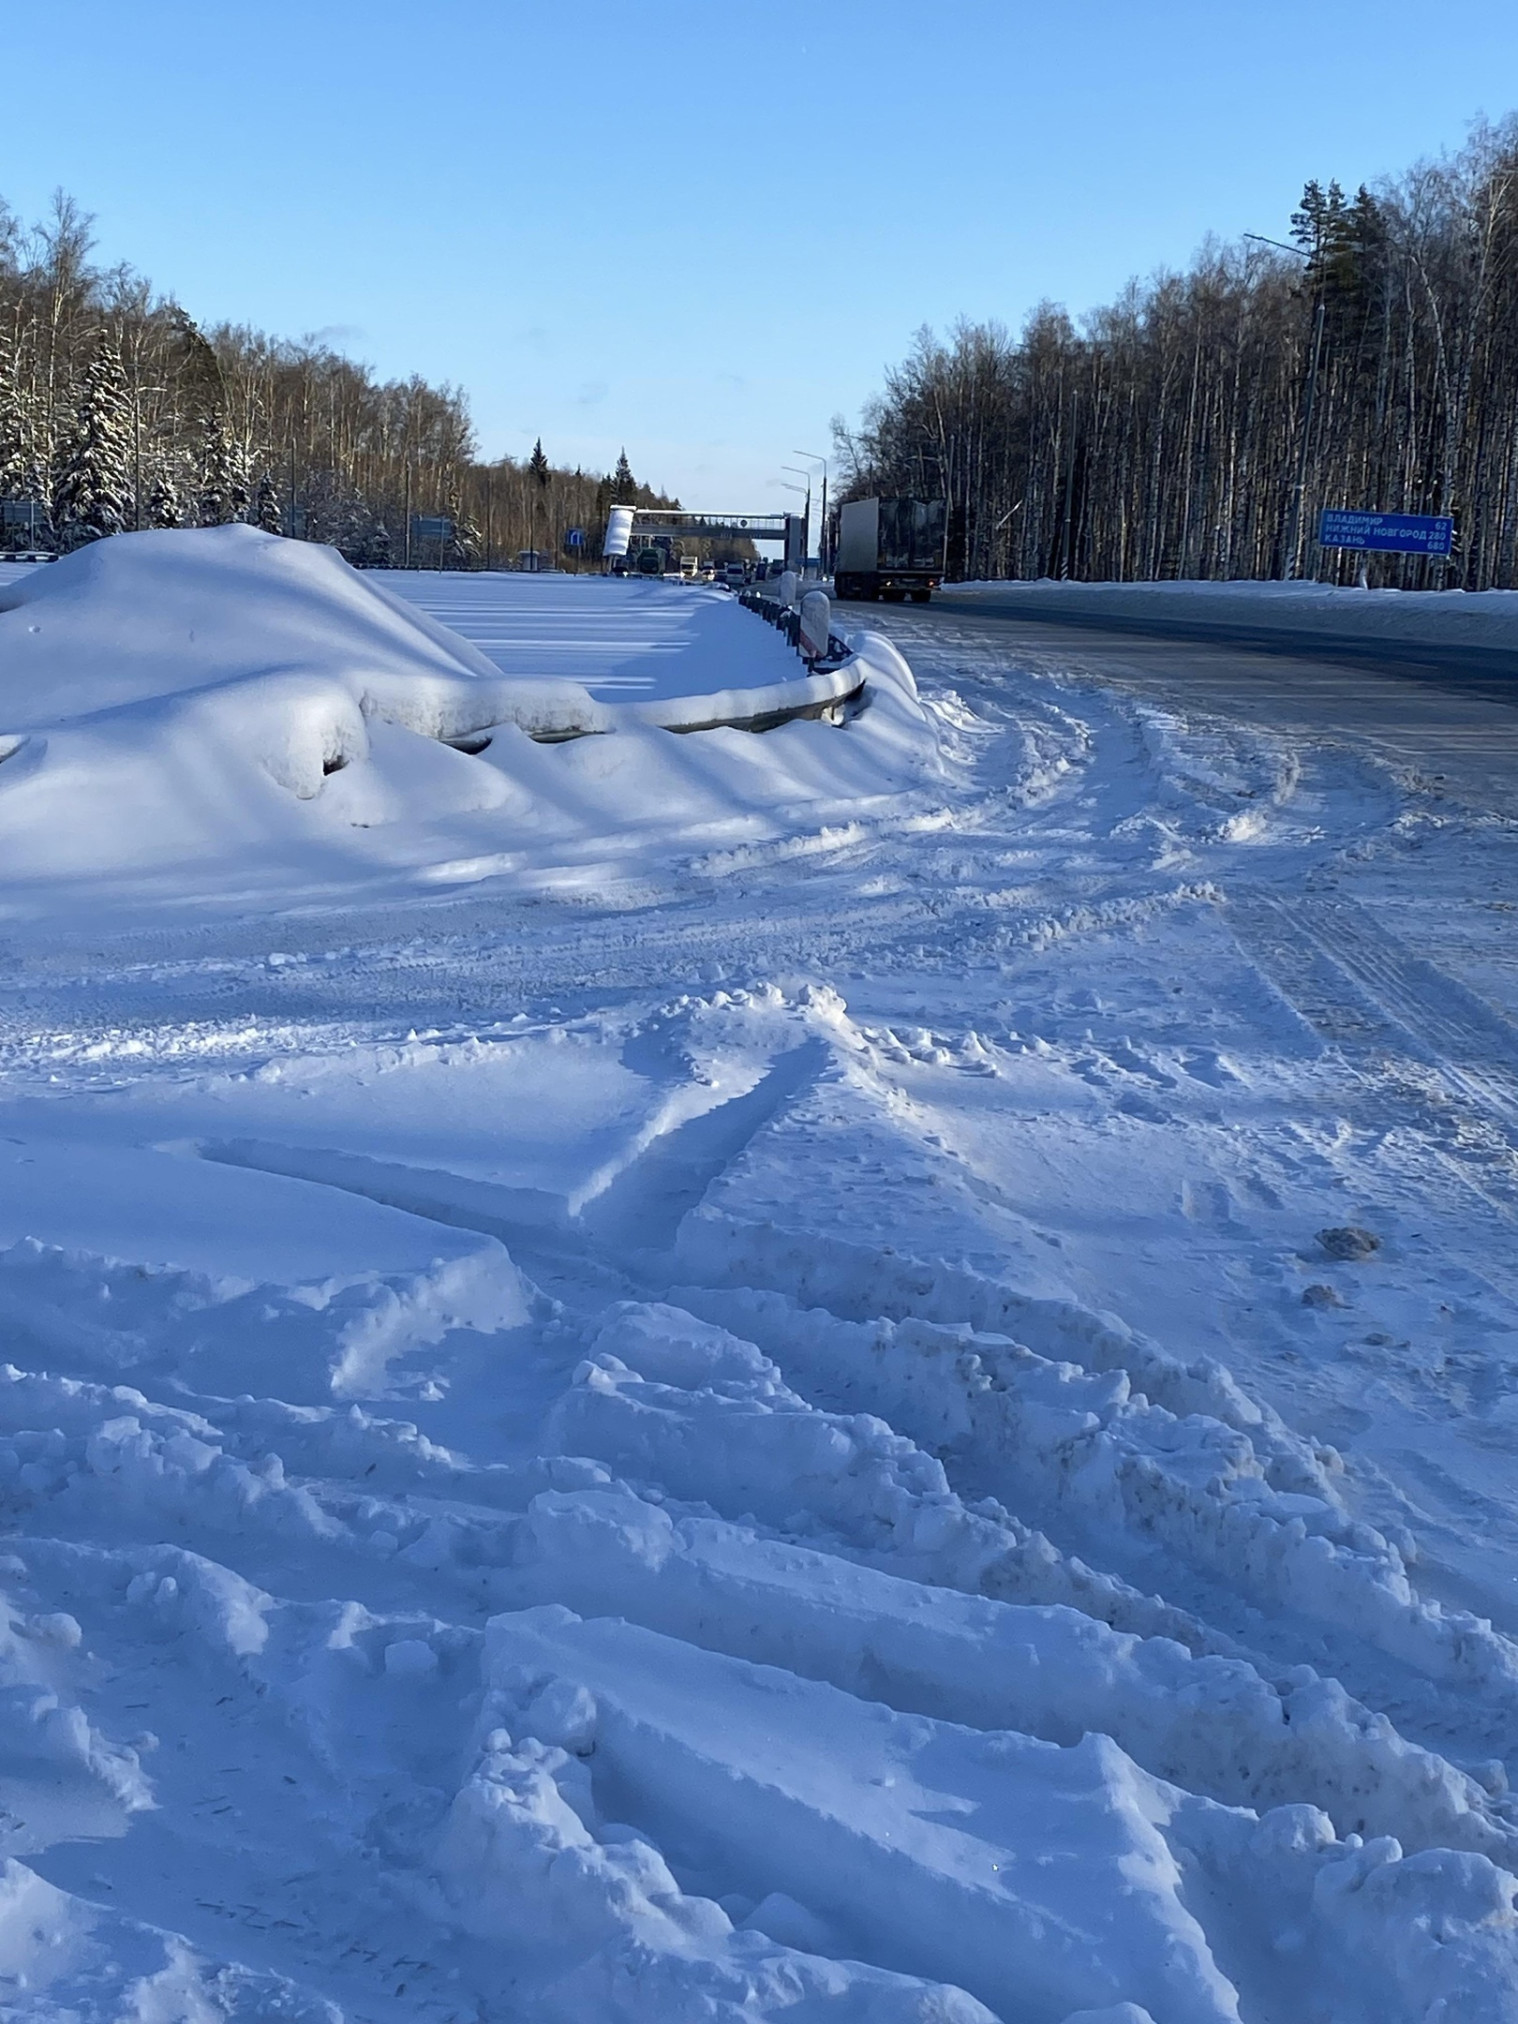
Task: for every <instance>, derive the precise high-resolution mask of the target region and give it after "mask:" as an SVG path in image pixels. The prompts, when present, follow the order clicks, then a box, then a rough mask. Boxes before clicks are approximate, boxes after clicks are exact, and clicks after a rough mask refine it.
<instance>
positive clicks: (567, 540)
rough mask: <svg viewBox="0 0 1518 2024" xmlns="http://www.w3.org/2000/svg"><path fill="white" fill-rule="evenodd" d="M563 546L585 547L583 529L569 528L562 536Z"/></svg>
mask: <svg viewBox="0 0 1518 2024" xmlns="http://www.w3.org/2000/svg"><path fill="white" fill-rule="evenodd" d="M564 546H565V547H566V548H583V547H584V546H585V529H584V528H583V527H571V528H570V530H569V532H568V533H567V534H566V535H565V536H564Z"/></svg>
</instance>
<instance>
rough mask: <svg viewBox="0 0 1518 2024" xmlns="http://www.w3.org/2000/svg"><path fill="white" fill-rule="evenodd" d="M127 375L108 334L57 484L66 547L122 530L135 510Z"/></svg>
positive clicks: (56, 509) (57, 512)
mask: <svg viewBox="0 0 1518 2024" xmlns="http://www.w3.org/2000/svg"><path fill="white" fill-rule="evenodd" d="M130 461H131V446H130V441H129V437H128V430H127V390H126V377H125V375H124V374H123V372H122V370H121V359H120V357H119V356H118V354H117V351H116V348H115V346H114V345H113V344H112V343H111V342H110V340H109V339H108V338H102V339H101V340H100V341H99V343H98V344H97V345H96V347H95V355H94V357H93V358H92V359H91V360H90V363H89V368H88V370H87V371H86V373H85V376H84V388H83V392H82V393H81V395H80V400H79V410H78V417H77V420H76V422H75V426H74V433H73V436H72V438H71V439H70V441H69V443H68V446H67V449H66V451H65V455H64V460H63V466H62V469H61V470H60V472H59V474H58V481H57V484H56V485H55V486H54V488H53V524H54V527H55V529H56V531H57V535H58V539H59V541H60V543H61V544H62V546H63V547H65V548H82V547H83V546H84V545H85V543H86V542H89V541H99V540H101V539H102V538H103V537H104V536H105V535H107V534H119V533H121V531H122V529H123V528H124V527H125V526H126V524H127V515H128V512H129V510H130V498H131V480H130V475H129V467H130Z"/></svg>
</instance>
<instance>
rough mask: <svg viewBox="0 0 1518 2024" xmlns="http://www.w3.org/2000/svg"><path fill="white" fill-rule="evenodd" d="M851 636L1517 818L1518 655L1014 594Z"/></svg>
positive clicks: (910, 612)
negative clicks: (1350, 759) (1187, 721)
mask: <svg viewBox="0 0 1518 2024" xmlns="http://www.w3.org/2000/svg"><path fill="white" fill-rule="evenodd" d="M840 609H841V610H842V611H843V613H844V614H845V615H846V616H847V617H848V619H849V620H850V622H851V623H854V624H861V625H869V626H871V627H873V628H874V629H876V630H878V631H881V632H884V633H886V634H887V635H889V636H890V637H891V638H893V639H895V640H896V641H897V642H898V644H899V645H900V647H901V649H902V651H903V652H904V653H905V654H906V656H907V658H908V659H909V660H911V659H912V657H913V652H914V647H915V648H916V649H917V650H918V651H919V652H920V651H921V650H922V649H923V648H924V647H927V648H929V649H930V650H936V651H937V652H938V653H946V654H952V651H953V649H954V647H955V646H956V644H959V645H962V646H964V647H965V648H967V649H970V650H971V651H972V653H973V657H974V659H975V660H976V661H977V662H979V663H981V664H982V665H983V664H984V660H985V658H986V656H987V653H988V651H989V652H993V653H996V652H999V653H1004V654H1005V655H1006V658H1007V662H1008V665H1009V667H1015V666H1020V667H1032V668H1035V669H1043V670H1048V671H1051V672H1052V671H1056V670H1057V671H1060V672H1067V673H1070V674H1073V675H1076V676H1077V677H1080V678H1082V679H1089V680H1092V681H1095V682H1098V683H1101V684H1103V685H1110V686H1111V687H1114V688H1118V689H1124V690H1128V691H1130V692H1133V693H1137V694H1142V695H1143V696H1145V697H1147V698H1148V699H1150V700H1153V701H1158V702H1164V703H1167V704H1169V705H1171V706H1173V707H1175V708H1178V709H1183V710H1191V711H1198V710H1199V711H1205V712H1207V713H1208V714H1210V715H1214V716H1217V717H1221V718H1225V719H1228V720H1231V721H1235V722H1249V723H1255V724H1266V725H1269V726H1271V727H1272V728H1274V729H1277V730H1280V731H1284V732H1288V733H1292V734H1296V735H1300V736H1304V737H1318V738H1325V739H1331V740H1333V741H1335V742H1349V743H1351V744H1359V745H1363V746H1369V747H1372V748H1374V749H1375V750H1376V751H1378V752H1379V753H1380V754H1381V755H1382V756H1384V757H1387V758H1391V759H1394V760H1395V761H1396V762H1398V763H1399V764H1401V765H1403V766H1407V767H1410V768H1412V769H1415V770H1416V771H1417V772H1418V773H1420V774H1422V775H1423V776H1425V777H1427V778H1430V779H1433V780H1437V781H1438V782H1439V784H1440V786H1441V788H1442V789H1443V791H1444V792H1445V793H1446V794H1447V795H1449V796H1451V797H1453V798H1456V799H1459V800H1461V801H1463V802H1465V803H1467V804H1468V805H1470V806H1472V807H1478V808H1481V809H1483V810H1486V811H1489V812H1491V813H1494V814H1502V815H1512V816H1514V817H1518V654H1512V655H1507V654H1498V653H1495V652H1493V651H1492V650H1490V649H1480V648H1476V649H1471V648H1465V649H1456V650H1449V651H1440V650H1435V649H1431V648H1427V647H1422V646H1419V647H1412V648H1407V649H1398V648H1395V647H1387V646H1385V645H1383V644H1380V643H1377V644H1375V645H1373V646H1372V645H1367V646H1365V647H1360V646H1358V645H1356V644H1354V643H1346V642H1344V641H1342V640H1331V641H1325V642H1323V643H1321V644H1319V643H1316V642H1312V641H1309V642H1308V643H1302V642H1299V641H1291V642H1286V641H1283V640H1282V639H1280V638H1279V637H1277V638H1274V639H1272V638H1269V637H1266V636H1262V635H1260V634H1257V633H1251V632H1249V631H1248V630H1246V629H1244V628H1232V627H1223V626H1205V627H1203V626H1197V625H1188V626H1187V628H1186V631H1185V633H1184V634H1183V633H1181V632H1180V631H1179V630H1176V631H1166V630H1164V629H1162V628H1161V627H1160V626H1159V625H1158V624H1156V625H1154V626H1149V627H1145V628H1144V629H1142V630H1138V629H1135V628H1133V627H1132V626H1129V625H1127V624H1125V625H1124V627H1123V628H1122V629H1118V628H1116V627H1113V626H1111V625H1110V624H1106V623H1101V622H1097V621H1094V620H1089V619H1085V618H1082V619H1075V618H1073V617H1065V616H1062V617H1060V618H1058V619H1054V618H1050V617H1049V616H1047V607H1045V615H1041V616H1039V617H1037V618H1033V617H1030V616H1028V611H1027V600H1021V601H1020V600H1019V599H1018V597H1017V594H1016V592H1015V591H1014V592H1008V593H1006V594H1001V593H985V592H961V593H958V594H956V593H955V592H954V591H952V590H950V591H948V592H944V593H939V594H938V595H936V596H935V598H934V601H933V604H932V605H931V606H930V607H929V608H927V609H926V610H924V609H922V608H921V607H911V606H901V605H865V604H844V605H842V606H841V607H840Z"/></svg>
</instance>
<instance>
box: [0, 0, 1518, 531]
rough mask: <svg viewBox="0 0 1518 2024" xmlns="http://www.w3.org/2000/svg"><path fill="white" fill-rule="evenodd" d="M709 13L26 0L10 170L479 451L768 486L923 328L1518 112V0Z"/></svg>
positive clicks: (1094, 299)
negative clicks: (401, 385)
mask: <svg viewBox="0 0 1518 2024" xmlns="http://www.w3.org/2000/svg"><path fill="white" fill-rule="evenodd" d="M717 13H718V10H712V9H707V8H704V7H701V6H690V7H681V6H679V5H675V6H672V7H667V8H640V7H636V6H633V5H630V4H628V0H619V4H616V5H610V4H606V0H581V4H579V5H578V6H564V5H558V6H555V5H552V4H546V0H540V4H534V5H530V6H529V5H522V4H518V0H494V4H489V0H426V4H421V0H416V4H401V0H363V4H357V0H305V4H302V5H297V4H291V0H260V4H259V5H258V6H257V7H256V8H252V7H244V6H231V5H225V4H220V0H193V4H192V0H132V4H131V5H123V4H122V0H45V4H43V5H41V6H37V7H31V8H23V7H11V8H8V9H7V10H6V11H5V15H4V29H3V34H0V88H3V91H4V102H5V117H4V122H3V130H0V195H3V196H4V197H5V198H6V199H7V200H8V201H9V202H10V203H11V204H12V205H13V206H14V207H15V208H17V209H19V210H21V211H22V212H23V213H24V214H27V215H32V214H35V213H36V212H37V211H39V210H40V209H41V208H42V206H43V205H44V204H45V203H46V200H47V198H48V195H49V193H50V192H51V190H52V189H53V188H54V187H55V186H57V185H60V184H61V185H63V186H64V187H66V188H67V189H68V190H70V191H71V192H72V193H73V194H74V195H75V196H76V197H77V198H78V199H79V200H80V201H81V202H82V203H83V204H84V205H85V207H86V208H87V209H89V210H91V211H93V212H94V213H95V214H96V216H97V221H98V223H97V231H98V235H99V241H100V255H101V257H103V258H105V259H108V260H112V261H114V260H129V261H131V262H132V263H133V264H134V265H136V266H137V267H139V268H141V269H142V270H143V271H145V272H146V273H147V274H149V275H150V276H151V277H152V278H153V280H154V281H155V282H157V283H158V284H159V285H160V286H161V287H163V288H165V289H170V290H172V291H173V292H174V293H175V294H176V295H177V296H178V297H179V298H180V300H182V301H183V302H184V303H185V305H186V307H187V308H188V309H189V310H190V311H191V312H192V313H193V314H194V315H195V316H197V317H199V318H200V319H201V320H202V321H206V322H212V321H216V320H218V319H220V318H223V317H227V318H232V319H234V320H237V321H241V322H248V323H253V324H257V325H259V326H261V327H263V328H265V329H268V330H273V331H277V332H280V333H282V334H286V335H300V334H303V333H306V332H313V331H322V332H325V333H327V334H328V335H329V337H330V338H331V340H332V341H333V342H335V343H337V344H339V345H340V346H341V347H342V348H343V349H345V350H348V351H350V352H351V353H352V354H353V355H354V356H356V357H362V358H364V359H367V360H369V361H370V362H371V363H372V364H373V365H374V366H376V367H377V368H378V369H379V370H380V371H381V372H383V373H385V374H387V375H390V374H396V375H401V374H406V373H410V372H413V371H415V372H420V373H423V374H424V375H426V376H427V377H428V378H431V379H436V380H444V379H446V380H452V381H454V382H456V383H458V384H460V385H462V386H463V387H465V388H466V389H467V390H468V393H469V396H470V400H471V404H472V407H473V412H474V415H475V418H476V422H477V425H478V429H479V434H480V440H481V444H482V447H483V448H484V450H485V451H486V453H487V454H492V455H494V454H499V453H501V452H510V453H512V454H515V455H522V454H525V452H526V451H527V450H528V449H530V447H531V444H532V439H533V437H534V436H535V435H538V434H540V433H541V435H542V437H543V441H544V444H545V446H546V447H547V449H548V450H549V452H550V454H551V455H552V456H553V457H554V458H555V460H556V461H564V462H568V463H576V462H579V463H583V464H584V465H586V466H587V467H588V468H589V467H604V466H606V465H608V464H609V463H610V462H611V461H612V460H613V459H614V458H615V456H616V453H617V450H618V448H619V446H620V445H621V444H623V443H625V444H626V446H627V450H628V454H629V456H630V457H631V459H632V462H633V467H634V469H635V470H636V471H637V473H638V475H639V476H640V477H645V478H647V479H649V480H650V481H651V482H653V483H655V484H659V485H662V486H665V487H667V488H669V489H670V490H673V491H677V492H678V493H679V494H680V495H681V496H682V497H683V498H684V499H686V500H687V501H688V502H690V503H693V504H699V505H705V506H708V507H738V508H743V507H748V508H753V509H761V508H765V507H769V508H771V509H774V508H776V507H779V506H781V505H783V504H785V503H787V501H786V496H785V494H784V493H783V492H781V491H780V490H779V489H778V488H779V486H780V485H781V483H782V482H783V474H782V473H781V472H780V470H779V466H780V465H781V464H784V463H795V462H796V461H797V459H796V458H795V457H794V456H793V455H791V454H790V453H791V452H792V451H793V450H795V449H796V448H798V447H799V448H802V449H807V450H816V451H823V452H826V450H827V448H828V438H829V421H830V418H831V416H832V415H833V414H834V413H835V412H838V411H840V410H842V411H844V412H845V413H848V414H851V415H852V414H853V413H854V412H856V411H857V409H858V407H859V404H860V402H861V401H862V400H863V399H864V398H865V397H866V396H867V395H868V394H869V393H870V392H871V390H872V389H873V388H874V387H876V386H877V385H878V383H879V380H880V375H881V371H882V369H883V367H884V366H885V365H886V364H887V363H888V362H890V361H892V360H894V359H897V358H899V357H900V356H901V355H902V353H903V352H904V350H905V349H906V347H907V346H908V344H909V343H910V341H911V337H912V333H913V331H914V330H915V329H916V328H917V326H918V325H919V324H922V323H924V322H926V323H932V324H936V325H939V326H943V325H945V324H947V323H949V322H951V321H952V320H953V318H954V317H955V316H956V315H959V314H961V313H964V314H968V315H970V316H973V317H987V316H996V317H1000V318H1002V319H1003V320H1005V321H1007V322H1009V323H1011V324H1013V325H1015V324H1016V323H1018V322H1019V321H1020V320H1021V318H1022V316H1023V315H1024V314H1025V313H1026V311H1027V310H1028V309H1029V308H1030V307H1031V306H1032V305H1033V304H1034V303H1035V302H1037V301H1038V300H1039V299H1040V298H1043V297H1052V298H1054V299H1055V300H1059V301H1064V302H1066V303H1068V304H1069V306H1070V307H1071V308H1072V309H1075V310H1077V311H1079V310H1080V309H1083V308H1088V307H1091V306H1092V305H1094V304H1096V303H1099V302H1101V301H1104V300H1106V299H1107V298H1108V297H1110V296H1111V295H1112V294H1113V293H1114V292H1115V291H1116V290H1117V289H1118V288H1120V287H1121V286H1122V284H1123V282H1124V281H1125V280H1126V279H1127V277H1128V276H1129V275H1131V274H1134V273H1147V272H1150V271H1152V270H1153V269H1155V268H1156V267H1159V266H1163V265H1175V264H1179V263H1182V262H1184V261H1185V260H1186V259H1187V258H1188V257H1189V256H1190V254H1191V253H1192V252H1193V250H1194V249H1195V248H1196V246H1197V245H1198V243H1199V242H1200V241H1201V239H1202V238H1203V237H1204V235H1205V234H1206V233H1208V232H1209V231H1215V232H1218V233H1220V234H1222V235H1224V236H1233V235H1235V234H1237V233H1239V232H1241V231H1245V230H1254V231H1259V232H1264V233H1267V234H1280V233H1282V232H1283V231H1284V230H1285V228H1286V225H1287V220H1288V216H1289V213H1290V211H1291V209H1292V207H1293V205H1294V203H1295V201H1296V199H1297V196H1298V194H1299V192H1300V189H1301V185H1302V182H1303V180H1304V178H1306V177H1307V176H1310V175H1316V176H1318V177H1320V178H1322V179H1325V180H1326V179H1327V178H1328V177H1330V176H1338V177H1339V178H1340V179H1341V180H1342V181H1344V182H1345V183H1346V184H1350V185H1353V184H1354V183H1356V182H1358V181H1360V180H1362V179H1374V178H1375V177H1376V176H1378V175H1380V174H1382V173H1384V172H1388V171H1395V170H1397V169H1400V168H1402V167H1404V166H1406V165H1407V164H1409V163H1410V162H1411V161H1412V160H1414V159H1415V158H1417V157H1418V156H1420V155H1424V154H1429V153H1433V152H1437V151H1438V150H1440V149H1441V148H1443V147H1446V146H1450V145H1454V144H1458V142H1459V141H1460V140H1461V138H1462V137H1463V135H1464V132H1465V129H1466V126H1467V123H1468V122H1469V120H1470V119H1471V118H1472V117H1474V116H1475V115H1477V114H1478V113H1482V112H1484V113H1487V114H1489V115H1491V116H1493V117H1497V116H1500V115H1501V114H1502V113H1504V112H1506V111H1508V110H1509V109H1511V108H1513V107H1515V106H1518V7H1515V6H1514V5H1513V4H1512V0H1464V4H1463V5H1462V6H1461V7H1460V8H1459V9H1458V10H1454V9H1434V8H1430V7H1429V6H1428V5H1427V4H1426V0H1416V4H1414V0H1379V4H1378V5H1377V6H1376V7H1375V8H1374V9H1372V10H1367V9H1365V8H1360V7H1355V8H1351V7H1348V6H1345V7H1342V8H1335V7H1333V6H1326V7H1325V6H1322V5H1321V4H1319V5H1311V6H1307V5H1298V4H1273V5H1269V6H1260V5H1256V6H1250V7H1245V6H1237V5H1231V4H1229V0H1212V4H1205V5H1204V4H1200V0H1054V4H1052V5H1051V4H1050V0H1039V4H1036V5H1030V4H1024V0H1000V4H990V0H937V4H930V0H925V4H919V5H908V4H905V0H878V4H875V5H869V6H867V5H864V4H860V0H837V4H828V0H818V4H813V5H810V6H806V7H802V6H798V5H796V4H794V0H783V4H780V5H777V6H774V7H770V8H751V9H745V10H742V11H741V12H740V11H739V10H736V9H721V10H720V18H714V17H715V16H716V14H717ZM640 22H645V23H651V24H653V25H651V26H643V27H640V25H639V24H640Z"/></svg>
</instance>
